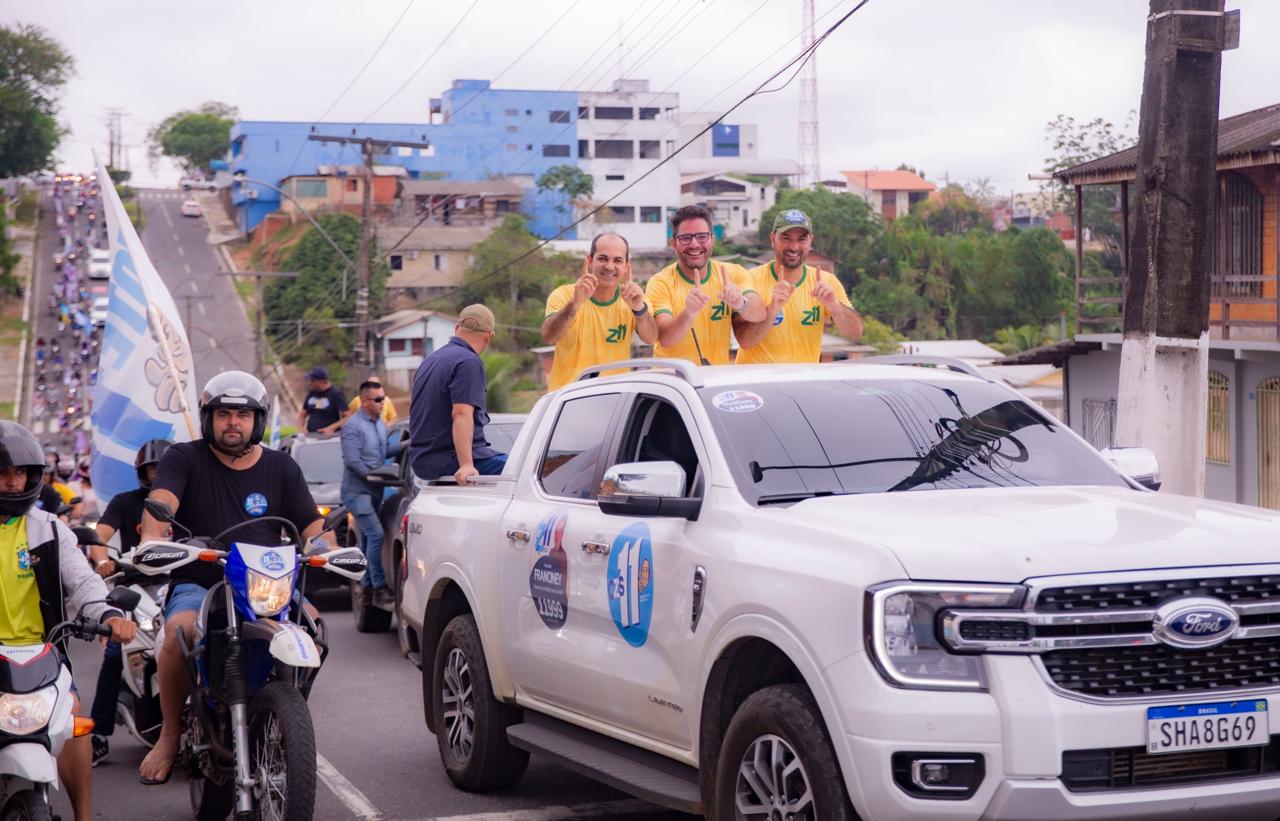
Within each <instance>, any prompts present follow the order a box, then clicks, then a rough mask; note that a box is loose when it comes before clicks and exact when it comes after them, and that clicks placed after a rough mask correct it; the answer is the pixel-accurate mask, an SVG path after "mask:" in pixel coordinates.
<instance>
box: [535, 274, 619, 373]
mask: <svg viewBox="0 0 1280 821" xmlns="http://www.w3.org/2000/svg"><path fill="white" fill-rule="evenodd" d="M573 288H574V286H573V285H572V284H570V285H561V286H560V287H559V288H556V289H555V290H554V291H552V292H551V295H550V296H548V297H547V312H546V315H547V316H551V315H552V314H558V313H560V312H561V311H563V310H564V309H565V308H566V307H568V306H569V304H570V303H571V302H573ZM635 328H636V317H635V314H633V313H631V306H630V305H628V304H627V302H626V300H624V299H623V298H622V288H621V287H618V288H615V289H614V292H613V299H610V300H608V301H607V302H600V301H599V300H597V299H596V298H595V297H589V298H588V299H587V301H586V302H584V303H583V304H582V307H581V308H579V309H578V313H577V314H576V315H575V316H574V317H573V322H572V323H571V324H570V325H569V327H568V328H567V329H566V330H565V332H564V336H562V337H560V341H559V342H557V343H556V355H555V359H554V360H553V361H552V363H551V376H550V377H548V379H547V385H548V387H549V388H550V389H551V390H556V389H557V388H561V387H564V386H565V385H567V384H568V383H570V382H572V381H573V379H574V377H576V376H577V375H578V373H579V372H581V371H582V369H583V368H589V367H591V366H592V365H603V364H604V363H606V362H618V361H621V360H623V359H630V358H631V335H632V334H633V333H635ZM613 373H620V371H613ZM606 375H607V374H606Z"/></svg>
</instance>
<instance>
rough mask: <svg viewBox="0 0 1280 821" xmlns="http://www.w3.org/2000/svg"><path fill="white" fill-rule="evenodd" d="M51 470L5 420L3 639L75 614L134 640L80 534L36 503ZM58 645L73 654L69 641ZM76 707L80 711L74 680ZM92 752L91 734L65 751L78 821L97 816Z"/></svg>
mask: <svg viewBox="0 0 1280 821" xmlns="http://www.w3.org/2000/svg"><path fill="white" fill-rule="evenodd" d="M43 472H44V454H43V453H42V452H41V450H40V443H39V442H38V441H36V438H35V437H34V436H32V435H31V432H30V431H28V430H27V429H26V428H24V427H22V426H21V425H19V424H18V423H16V422H9V421H0V644H37V645H38V644H40V643H41V642H42V641H44V640H45V631H46V630H48V629H49V628H51V627H53V626H54V625H55V624H57V623H59V622H61V621H63V620H64V619H65V618H66V617H67V613H68V612H71V613H77V612H82V613H83V614H84V615H85V616H86V617H87V618H89V619H91V620H96V621H98V622H101V623H102V624H105V625H106V626H108V627H110V628H111V639H112V640H113V641H117V642H120V643H121V644H125V643H128V642H129V641H132V640H133V636H134V633H135V631H136V629H137V628H136V627H135V626H134V624H133V622H132V621H130V620H129V619H128V618H126V617H125V615H124V613H121V612H120V611H119V610H115V609H113V608H111V607H110V606H109V605H107V603H106V602H104V601H103V599H104V598H106V595H107V587H106V585H105V584H103V581H102V579H101V577H99V576H98V575H97V574H96V573H94V572H93V569H92V568H91V567H90V566H89V562H88V561H86V560H85V557H84V554H83V553H82V552H80V546H79V543H78V541H77V539H76V537H75V535H74V534H72V532H71V531H70V529H68V528H67V527H66V526H65V525H63V524H62V523H61V522H59V521H58V520H57V518H56V517H55V516H54V515H53V514H52V513H51V512H49V511H45V510H41V509H39V508H37V507H35V501H36V498H37V497H39V495H40V488H41V486H42V485H43V483H44V481H43V475H42V474H43ZM58 650H59V652H62V653H63V654H64V657H65V651H66V647H65V642H62V643H60V644H59V646H58ZM72 710H73V711H74V712H77V713H78V712H79V710H80V699H79V697H78V696H77V695H76V693H75V686H74V685H72ZM92 754H93V753H92V750H91V749H90V747H89V739H88V737H87V736H81V737H80V738H72V739H68V740H67V742H66V744H64V745H63V747H62V751H61V752H60V753H59V754H58V775H59V777H60V778H61V779H62V783H63V784H64V785H65V786H66V788H67V797H68V798H69V799H70V800H71V807H72V809H73V810H74V812H75V817H76V821H90V819H91V818H93V809H92V807H91V806H90V804H91V802H92V798H93V775H92V769H91V768H92Z"/></svg>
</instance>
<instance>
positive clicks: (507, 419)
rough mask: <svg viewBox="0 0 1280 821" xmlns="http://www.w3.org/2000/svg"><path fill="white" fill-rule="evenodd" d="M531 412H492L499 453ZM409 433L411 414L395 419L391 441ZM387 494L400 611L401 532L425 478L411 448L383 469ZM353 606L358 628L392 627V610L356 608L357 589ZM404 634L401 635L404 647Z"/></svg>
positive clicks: (391, 567)
mask: <svg viewBox="0 0 1280 821" xmlns="http://www.w3.org/2000/svg"><path fill="white" fill-rule="evenodd" d="M528 418H529V414H527V413H492V414H490V415H489V424H487V425H485V427H484V435H485V438H486V439H488V440H489V444H490V445H491V446H492V447H493V448H494V449H495V450H497V451H498V452H499V453H510V452H511V448H512V447H514V446H515V443H516V437H517V436H519V435H520V429H521V428H522V427H524V423H525V420H527V419H528ZM408 435H409V417H407V416H403V417H401V418H399V419H397V420H396V421H394V422H392V423H391V425H390V426H389V427H388V428H387V442H388V443H389V444H390V445H396V444H398V443H399V442H400V441H401V440H403V439H405V438H406V437H408ZM381 470H382V472H383V473H384V476H385V479H384V481H383V484H384V486H385V487H386V488H387V494H386V495H385V496H384V497H383V502H382V511H381V519H382V569H383V572H384V573H386V575H387V583H388V584H389V585H390V586H391V590H392V592H393V593H395V594H396V610H397V612H398V611H399V609H400V594H401V592H402V588H403V582H404V571H405V568H404V566H403V565H404V544H405V534H404V533H403V532H401V525H402V524H403V523H404V514H405V511H407V510H408V509H409V504H410V503H411V502H412V501H413V499H414V497H415V496H417V495H418V490H419V489H420V488H421V487H422V485H423V482H422V481H421V480H415V477H414V475H413V469H412V468H410V467H409V459H408V450H407V449H406V450H404V451H401V452H400V455H399V457H398V458H397V459H396V460H395V461H394V462H393V463H391V464H388V465H385V466H384V467H383V468H382V469H381ZM351 601H352V608H353V612H354V613H355V616H356V629H357V630H359V631H360V632H362V633H379V632H382V631H384V630H388V629H390V628H391V616H392V614H391V613H388V612H387V611H385V610H379V609H377V608H376V607H365V608H358V607H356V599H355V589H354V588H353V589H352V600H351ZM404 647H405V645H404V636H401V649H402V650H403V649H404Z"/></svg>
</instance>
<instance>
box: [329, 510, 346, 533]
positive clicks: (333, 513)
mask: <svg viewBox="0 0 1280 821" xmlns="http://www.w3.org/2000/svg"><path fill="white" fill-rule="evenodd" d="M346 520H347V509H346V508H345V507H343V506H342V505H338V506H337V507H335V508H334V509H333V510H330V511H329V515H328V516H325V517H324V529H325V530H333V529H334V528H336V527H337V526H338V525H340V524H342V523H343V522H345V521H346Z"/></svg>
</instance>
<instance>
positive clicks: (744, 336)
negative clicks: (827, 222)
mask: <svg viewBox="0 0 1280 821" xmlns="http://www.w3.org/2000/svg"><path fill="white" fill-rule="evenodd" d="M769 241H770V242H771V243H772V245H773V254H774V261H773V262H770V263H769V264H768V265H761V266H760V267H758V268H752V269H751V270H750V271H748V272H747V273H748V276H750V277H751V283H752V287H753V288H755V290H756V291H757V292H759V294H760V298H761V299H762V300H764V301H765V303H766V305H767V308H766V310H765V318H764V320H763V321H761V322H754V323H752V322H748V321H744V320H735V321H734V324H733V330H734V334H735V335H736V336H737V337H738V359H737V362H738V364H740V365H753V364H754V365H762V364H777V363H782V362H817V361H819V359H820V358H821V356H822V334H823V330H824V329H825V328H826V326H827V324H828V323H834V324H835V326H836V330H838V331H839V332H840V333H841V334H843V335H844V336H847V337H848V338H850V339H857V338H858V337H860V336H862V317H861V316H859V314H858V312H857V311H856V310H854V308H853V305H852V304H850V302H849V296H848V294H846V293H845V290H844V286H843V285H841V284H840V280H838V279H836V277H835V275H834V274H832V273H830V272H829V271H822V270H819V269H818V268H816V267H813V266H810V265H806V264H805V258H806V257H807V256H808V255H809V252H810V251H811V250H812V249H813V224H812V222H810V220H809V215H808V214H806V213H805V212H803V211H799V210H797V209H794V208H792V209H790V210H788V211H782V212H780V213H779V214H778V216H777V217H775V218H774V220H773V231H772V232H771V233H770V234H769Z"/></svg>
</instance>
